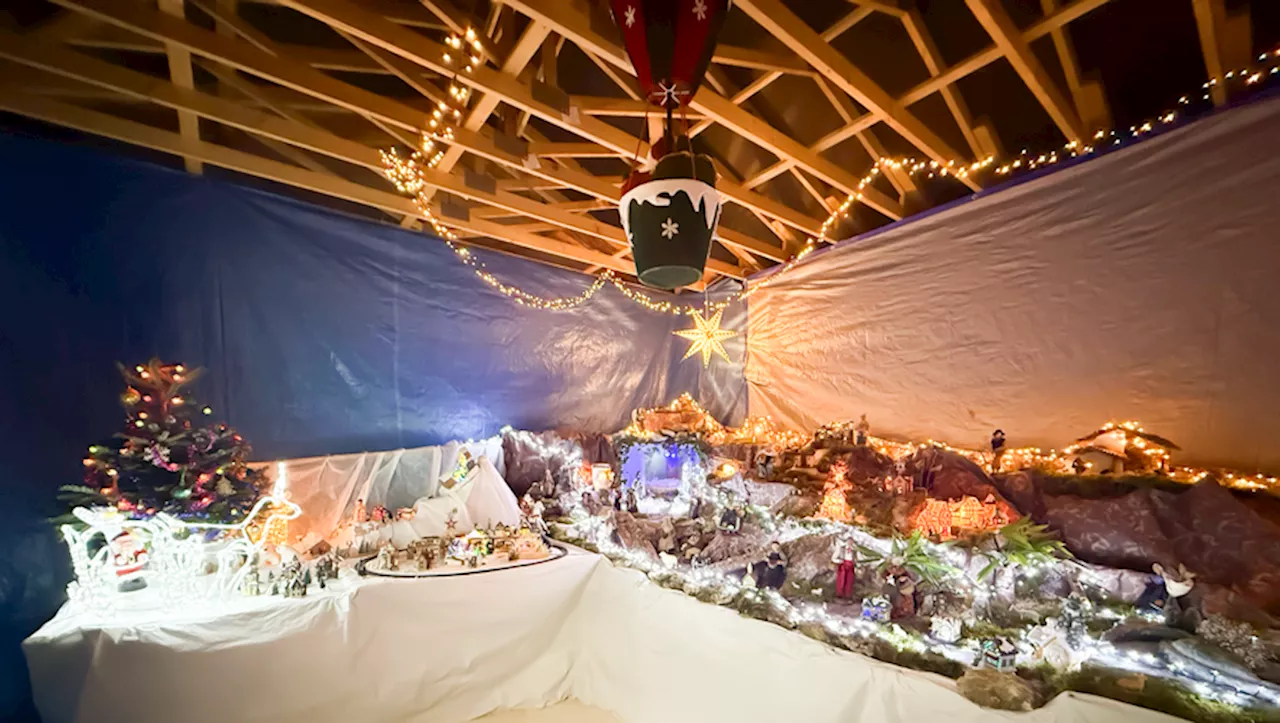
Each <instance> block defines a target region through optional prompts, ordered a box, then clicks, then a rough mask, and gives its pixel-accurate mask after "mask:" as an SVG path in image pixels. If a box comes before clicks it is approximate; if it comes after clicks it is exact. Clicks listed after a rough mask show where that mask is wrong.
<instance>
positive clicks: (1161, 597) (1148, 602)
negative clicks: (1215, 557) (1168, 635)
mask: <svg viewBox="0 0 1280 723" xmlns="http://www.w3.org/2000/svg"><path fill="white" fill-rule="evenodd" d="M1151 569H1152V570H1153V571H1154V572H1155V576H1154V577H1153V578H1152V580H1151V582H1149V583H1147V587H1146V589H1144V590H1143V591H1142V595H1141V596H1139V597H1138V602H1137V603H1136V607H1137V608H1138V611H1139V612H1140V613H1142V614H1144V615H1146V616H1148V617H1154V618H1158V619H1160V620H1163V621H1164V622H1165V623H1166V624H1169V625H1176V624H1178V623H1184V625H1187V626H1189V627H1191V628H1192V629H1194V626H1195V625H1196V624H1198V623H1199V619H1198V618H1199V617H1200V611H1199V609H1198V607H1197V606H1196V605H1195V604H1194V601H1193V600H1192V598H1190V597H1188V594H1189V593H1190V592H1191V590H1192V588H1194V587H1195V584H1196V582H1195V578H1196V575H1195V573H1193V572H1191V571H1190V570H1188V569H1187V568H1186V566H1185V565H1182V564H1179V565H1178V569H1177V570H1176V571H1175V570H1169V569H1166V568H1165V567H1164V566H1163V565H1161V564H1160V563H1158V562H1157V563H1155V564H1154V565H1152V566H1151ZM1184 607H1185V608H1186V609H1185V610H1184ZM1183 618H1186V619H1185V620H1184V619H1183Z"/></svg>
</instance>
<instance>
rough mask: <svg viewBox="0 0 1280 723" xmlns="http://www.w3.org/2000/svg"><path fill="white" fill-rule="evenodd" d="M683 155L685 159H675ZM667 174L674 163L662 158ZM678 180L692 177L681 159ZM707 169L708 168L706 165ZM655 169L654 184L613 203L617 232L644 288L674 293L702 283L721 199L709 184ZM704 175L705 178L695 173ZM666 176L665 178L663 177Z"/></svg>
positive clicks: (648, 184)
mask: <svg viewBox="0 0 1280 723" xmlns="http://www.w3.org/2000/svg"><path fill="white" fill-rule="evenodd" d="M678 155H687V154H678ZM663 161H664V162H667V163H665V165H666V166H667V169H670V168H671V166H672V164H671V163H670V162H669V161H678V159H672V158H670V157H667V158H664V159H663ZM681 165H683V166H684V168H685V169H689V170H687V171H685V172H684V173H683V174H681V175H688V176H692V175H694V173H693V172H692V164H691V163H690V162H689V160H685V161H684V163H682V164H681ZM708 165H709V164H708ZM663 166H664V163H663V162H660V163H659V164H658V169H657V170H658V172H657V173H655V174H654V176H655V177H654V179H653V180H651V181H648V182H646V183H641V184H640V185H638V186H636V187H635V188H632V189H631V190H630V191H627V193H626V194H625V195H623V197H622V199H621V200H620V201H619V203H618V208H619V211H620V212H621V215H622V228H623V230H624V231H626V234H627V239H628V240H629V241H630V242H631V254H632V256H633V257H634V258H635V262H636V276H637V277H639V279H640V282H641V283H642V284H644V285H645V286H652V287H654V288H658V289H668V290H669V289H678V288H680V287H681V286H688V285H690V284H694V283H697V282H698V281H699V280H700V279H701V278H702V272H703V269H705V268H706V266H707V258H708V256H709V255H710V254H711V239H712V237H713V236H714V235H715V231H716V225H717V224H718V223H719V221H720V194H719V192H717V191H716V189H715V186H714V185H712V184H713V183H714V179H715V176H714V172H712V173H711V174H710V179H709V180H711V181H712V183H707V182H706V181H703V180H699V179H698V178H692V177H687V178H681V177H672V176H675V175H676V173H675V172H673V171H671V170H667V172H666V173H663V171H664V170H666V169H664V168H663ZM697 175H700V176H704V175H708V174H703V173H699V174H697ZM662 176H667V177H665V178H664V177H662Z"/></svg>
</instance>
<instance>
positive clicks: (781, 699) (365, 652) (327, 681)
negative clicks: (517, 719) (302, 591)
mask: <svg viewBox="0 0 1280 723" xmlns="http://www.w3.org/2000/svg"><path fill="white" fill-rule="evenodd" d="M160 617H161V619H159V620H157V619H156V614H155V613H154V611H153V612H152V613H150V614H148V615H146V616H145V618H144V617H138V618H136V619H130V618H129V617H128V616H127V615H125V614H123V613H121V614H119V615H118V617H116V618H113V619H112V620H110V621H102V620H97V621H91V620H86V619H83V618H79V617H77V616H76V615H74V614H70V611H69V610H66V609H64V610H63V611H62V612H61V613H59V615H58V616H57V617H55V618H54V619H53V620H52V621H50V622H49V623H48V624H46V625H45V626H44V627H43V628H42V629H41V630H40V631H39V632H37V633H36V634H35V635H33V636H32V637H31V638H30V639H28V640H27V642H26V643H25V646H24V647H25V650H26V654H27V660H28V662H29V664H30V668H31V678H32V686H33V688H34V691H35V699H36V703H37V706H38V708H39V710H40V713H41V715H42V716H43V718H44V721H45V723H63V722H67V721H83V722H85V723H88V722H89V721H108V720H129V721H131V722H133V723H148V722H149V721H156V722H164V723H171V722H172V721H175V720H181V721H183V722H184V723H214V722H217V723H221V722H223V721H257V720H270V721H304V720H305V721H308V722H314V723H326V722H328V721H334V722H335V723H337V722H341V723H349V722H350V721H405V722H407V723H408V722H422V723H425V722H427V721H430V723H454V722H461V721H468V720H471V719H473V718H476V717H479V716H482V715H484V714H486V713H489V712H491V711H494V710H499V709H503V708H516V707H538V706H543V705H548V704H550V703H553V702H556V701H559V700H563V699H565V698H569V697H572V698H577V699H578V700H580V701H582V702H583V703H585V704H587V705H590V706H595V707H598V708H601V709H605V710H609V711H613V712H614V713H616V714H617V715H618V717H619V718H621V719H622V720H624V721H627V722H628V723H671V722H672V721H697V720H703V721H738V722H740V723H753V722H757V721H758V722H760V723H764V722H769V723H776V722H777V721H806V722H811V723H825V722H827V721H830V722H831V723H836V722H837V721H850V720H857V721H863V722H865V723H880V722H884V723H907V722H910V723H917V722H918V721H925V720H948V721H958V722H960V723H969V722H972V723H977V722H978V721H984V722H985V721H992V720H1005V719H1007V720H1015V719H1016V720H1018V721H1021V722H1025V723H1042V722H1048V721H1085V720H1087V721H1090V722H1091V723H1108V722H1110V721H1116V722H1117V723H1120V722H1123V723H1148V722H1150V723H1163V722H1166V721H1174V720H1175V719H1173V718H1170V717H1168V716H1165V715H1162V714H1160V713H1155V712H1153V711H1149V710H1145V709H1140V708H1134V707H1131V706H1127V705H1125V704H1123V703H1119V702H1116V701H1112V700H1107V699H1102V698H1095V697H1092V696H1088V695H1082V694H1076V693H1068V694H1064V695H1062V696H1059V697H1058V698H1057V699H1055V700H1054V701H1053V702H1051V703H1050V704H1049V705H1047V706H1046V707H1044V708H1041V709H1039V710H1035V711H1032V712H1029V713H1019V714H1012V713H1001V712H998V711H991V710H984V709H982V708H979V707H977V706H976V705H974V704H973V703H971V702H969V701H968V700H966V699H965V698H963V697H962V696H961V695H960V694H959V693H957V692H956V691H955V689H954V685H953V683H952V682H951V681H950V680H947V679H945V678H942V677H940V676H936V675H930V674H926V673H920V672H916V671H911V670H907V669H903V668H898V667H895V666H892V665H888V664H885V663H880V662H877V661H874V660H871V659H869V658H865V657H862V656H859V655H855V654H853V653H849V652H844V651H839V650H835V649H832V648H830V647H828V646H826V645H823V644H821V643H818V642H816V641H813V640H810V639H808V638H806V637H804V636H802V635H797V634H795V633H794V632H791V631H787V630H783V629H782V628H779V627H776V626H773V625H770V624H768V623H763V622H760V621H756V620H749V619H746V618H743V617H740V616H739V615H737V614H736V613H734V612H732V611H730V610H728V609H725V608H719V607H715V606H712V605H707V604H704V603H701V602H698V601H697V600H695V599H693V598H691V597H688V596H685V595H682V594H680V593H677V592H673V591H669V590H665V589H663V588H661V587H658V586H657V585H654V584H652V583H651V582H650V581H649V580H648V578H646V577H644V576H643V575H642V574H640V573H638V572H635V571H632V570H625V569H621V568H615V567H614V566H613V565H612V564H610V563H609V562H608V561H606V560H604V559H603V558H601V557H598V556H596V555H593V554H590V553H585V552H581V551H573V552H571V554H570V555H568V556H567V557H565V558H563V559H560V560H555V561H553V562H549V563H547V564H544V565H532V566H529V567H523V568H515V569H511V570H506V571H502V572H498V573H494V574H490V575H464V576H461V577H453V578H442V579H430V580H390V579H385V578H366V579H363V580H359V579H355V578H352V577H348V576H344V578H343V579H341V580H339V581H337V583H336V584H335V585H334V586H333V587H332V589H329V590H325V591H323V592H321V593H319V594H313V595H310V596H308V597H305V598H296V599H281V598H274V597H259V598H245V599H243V600H242V601H238V602H236V603H234V604H230V605H225V606H223V607H220V608H218V609H212V608H204V607H201V605H199V604H197V605H193V606H189V607H186V608H182V609H174V610H169V611H167V612H165V613H163V614H162V615H161V616H160Z"/></svg>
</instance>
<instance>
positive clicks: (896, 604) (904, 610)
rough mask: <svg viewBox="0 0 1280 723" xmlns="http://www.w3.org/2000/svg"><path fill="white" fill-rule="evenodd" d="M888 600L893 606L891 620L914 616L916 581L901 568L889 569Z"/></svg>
mask: <svg viewBox="0 0 1280 723" xmlns="http://www.w3.org/2000/svg"><path fill="white" fill-rule="evenodd" d="M889 585H890V587H889V600H890V601H891V602H892V604H893V609H892V613H891V615H890V617H891V618H892V619H893V620H901V619H903V618H909V617H911V616H913V615H915V614H916V581H915V578H913V577H912V576H911V573H910V572H909V571H908V570H906V569H905V568H903V567H900V566H894V567H891V568H889Z"/></svg>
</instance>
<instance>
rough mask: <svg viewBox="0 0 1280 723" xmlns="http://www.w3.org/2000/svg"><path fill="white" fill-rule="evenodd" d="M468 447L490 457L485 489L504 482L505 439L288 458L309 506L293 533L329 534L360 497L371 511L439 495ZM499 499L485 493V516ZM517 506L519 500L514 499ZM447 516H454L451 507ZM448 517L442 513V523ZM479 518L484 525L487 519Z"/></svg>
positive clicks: (293, 481) (292, 486)
mask: <svg viewBox="0 0 1280 723" xmlns="http://www.w3.org/2000/svg"><path fill="white" fill-rule="evenodd" d="M464 449H465V450H467V451H468V452H469V453H470V454H471V456H472V457H475V458H480V457H485V458H487V459H488V460H489V461H490V466H491V468H492V475H489V479H487V480H485V485H484V486H485V487H488V488H490V489H492V486H491V484H490V483H491V482H492V480H493V477H494V476H496V477H497V481H498V482H499V483H502V475H503V474H504V468H505V465H504V463H503V458H502V438H501V437H489V438H488V439H482V440H479V441H467V442H449V443H448V444H445V445H442V446H438V447H415V448H413V449H396V450H392V451H390V452H364V453H361V454H339V455H331V456H328V457H308V458H304V459H292V460H287V461H286V462H285V463H284V464H285V468H286V469H287V470H288V475H289V494H290V499H292V500H293V501H294V502H296V503H297V504H298V505H299V506H300V507H302V510H303V514H302V516H301V517H300V518H298V519H296V520H293V521H292V522H290V524H289V534H290V536H291V537H294V536H297V537H305V536H306V535H307V534H308V533H314V534H316V535H318V536H320V537H322V538H323V537H327V536H329V534H331V533H332V532H333V531H334V529H336V528H337V527H338V525H339V524H340V523H341V522H343V521H344V520H346V519H348V518H350V516H351V513H352V511H353V510H354V509H355V504H356V500H364V502H365V505H366V506H367V507H368V508H370V509H372V508H373V506H374V505H383V506H385V507H387V508H388V509H390V510H395V509H397V508H400V507H413V506H415V504H416V503H417V502H418V501H419V500H420V499H423V498H432V497H438V496H439V495H440V492H441V488H440V480H441V479H442V478H444V477H448V476H449V475H450V474H451V473H452V472H453V470H454V467H455V466H456V465H457V463H458V455H459V454H460V453H461V452H462V450H464ZM503 484H504V483H503ZM467 494H471V493H469V492H468V493H467ZM455 496H457V495H455ZM493 498H494V495H492V494H491V493H485V492H481V493H479V496H478V498H477V504H479V505H480V508H479V509H480V510H481V511H482V517H483V513H484V512H486V511H494V510H495V509H498V508H495V507H494V504H495V503H494V499H493ZM461 502H462V503H463V504H462V505H461V507H466V500H465V498H464V499H461ZM511 504H512V505H514V504H515V500H514V499H512V500H511ZM499 508H500V505H499ZM450 509H452V505H451V506H450ZM468 509H470V508H468ZM516 510H517V511H516V513H515V514H516V516H515V518H514V520H515V521H519V519H520V518H519V510H518V508H516ZM419 514H421V512H419ZM443 514H444V515H448V514H449V509H446V510H444V513H443ZM443 519H444V517H441V521H442V522H443ZM499 521H505V522H506V524H512V520H505V519H504V518H500V517H498V516H496V514H495V516H494V519H493V522H495V523H496V522H499ZM474 522H475V523H476V524H480V525H484V524H486V519H477V520H474ZM433 534H439V533H433Z"/></svg>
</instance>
